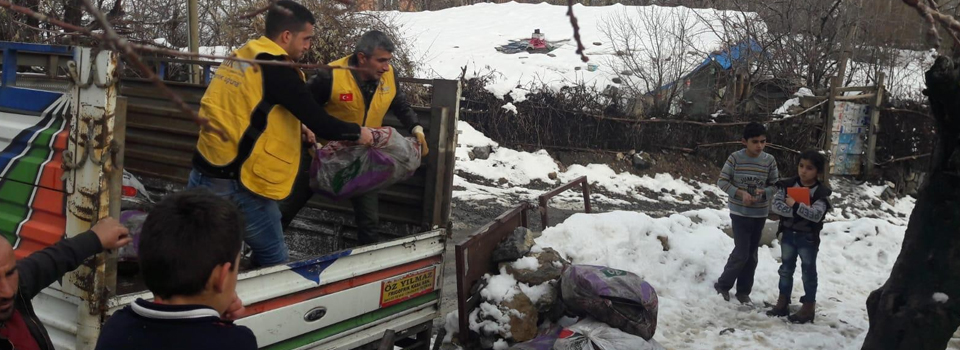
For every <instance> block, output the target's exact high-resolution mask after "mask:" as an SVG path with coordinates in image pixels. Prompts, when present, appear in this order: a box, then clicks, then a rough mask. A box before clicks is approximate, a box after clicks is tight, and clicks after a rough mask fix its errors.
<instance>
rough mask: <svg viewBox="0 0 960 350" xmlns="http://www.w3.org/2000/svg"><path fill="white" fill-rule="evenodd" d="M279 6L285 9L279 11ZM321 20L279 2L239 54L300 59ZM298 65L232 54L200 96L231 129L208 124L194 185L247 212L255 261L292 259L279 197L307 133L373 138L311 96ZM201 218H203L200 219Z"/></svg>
mask: <svg viewBox="0 0 960 350" xmlns="http://www.w3.org/2000/svg"><path fill="white" fill-rule="evenodd" d="M277 7H281V8H283V9H282V10H277ZM315 23H316V20H315V19H314V17H313V14H311V13H310V11H309V10H307V8H305V7H303V6H302V5H300V4H298V3H296V2H293V1H289V0H281V1H277V2H276V3H275V5H274V7H272V8H271V9H270V10H269V11H268V12H267V18H266V26H265V27H266V28H265V33H264V36H262V37H260V38H259V39H256V40H251V41H249V42H247V43H246V44H245V45H243V47H241V48H240V49H238V50H236V51H234V52H233V53H234V54H235V55H236V56H237V57H239V58H245V59H258V60H275V61H284V62H294V61H296V60H298V59H300V57H301V56H302V55H303V53H304V52H305V51H307V50H308V49H309V48H310V42H311V40H312V39H313V30H314V27H313V26H314V24H315ZM304 79H305V76H304V75H303V73H302V72H301V71H300V70H299V69H297V68H293V67H288V66H278V65H257V66H254V65H251V64H248V63H243V62H238V61H230V60H226V61H224V62H223V64H222V65H220V67H219V68H218V69H217V73H216V75H215V76H214V77H213V79H212V80H211V82H210V85H209V86H208V87H207V91H206V92H205V93H204V95H203V99H201V101H200V116H201V117H204V118H207V119H209V120H210V124H211V125H212V126H214V127H216V128H218V129H220V130H223V131H224V132H225V133H226V137H225V138H221V136H220V135H218V134H216V133H213V132H210V131H209V130H201V131H200V138H199V140H197V151H196V152H195V153H194V156H193V171H191V172H190V180H189V183H188V184H187V187H207V188H210V189H211V190H213V192H214V193H216V194H218V195H220V196H223V197H226V198H229V199H230V200H231V201H233V203H235V204H236V205H237V207H238V208H239V209H240V211H241V212H243V214H244V220H245V221H246V232H245V233H244V236H243V238H244V242H246V243H247V245H248V246H250V248H251V250H252V251H253V257H252V259H253V263H254V264H255V265H259V266H270V265H276V264H281V263H284V262H286V261H287V256H288V253H287V245H286V242H285V241H284V238H283V227H282V226H281V223H280V218H281V215H280V209H279V206H278V204H277V201H280V200H282V199H284V198H286V197H287V196H289V195H290V192H291V190H292V188H293V182H294V179H295V178H296V175H297V171H298V169H299V168H300V151H301V143H300V140H301V135H307V134H309V135H311V136H312V135H314V134H315V135H320V136H321V137H323V138H325V139H328V140H355V141H358V142H360V143H361V144H370V143H371V141H372V137H371V134H370V130H369V129H367V128H363V127H360V126H359V125H357V124H354V123H346V122H342V121H340V120H337V119H336V118H332V117H331V116H330V115H329V114H328V113H326V112H325V111H324V110H323V108H321V107H320V105H318V104H317V103H316V101H314V100H313V98H312V97H311V94H310V91H309V90H308V89H307V87H306V84H305V82H304ZM198 220H202V218H198Z"/></svg>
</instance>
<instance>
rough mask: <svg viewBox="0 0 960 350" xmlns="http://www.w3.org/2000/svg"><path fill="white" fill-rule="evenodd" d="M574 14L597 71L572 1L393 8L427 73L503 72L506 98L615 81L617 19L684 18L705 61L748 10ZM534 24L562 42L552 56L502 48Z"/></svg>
mask: <svg viewBox="0 0 960 350" xmlns="http://www.w3.org/2000/svg"><path fill="white" fill-rule="evenodd" d="M573 12H574V14H575V15H576V17H577V20H578V23H579V25H580V36H581V38H582V41H583V43H584V45H585V46H586V50H585V51H584V53H585V54H586V55H587V56H589V57H590V63H592V64H599V69H597V70H596V71H595V72H590V71H587V69H586V66H587V63H584V62H582V61H581V60H580V56H579V55H577V54H576V53H575V51H576V47H577V45H576V43H575V42H574V41H573V40H572V39H573V31H572V30H571V28H570V21H569V19H568V17H567V16H566V13H567V7H566V6H557V5H550V4H547V3H540V4H520V3H516V2H509V3H503V4H493V3H480V4H475V5H471V6H460V7H453V8H448V9H443V10H440V11H424V12H391V13H390V15H392V16H394V18H395V21H396V23H397V24H398V25H401V26H402V28H403V30H402V32H403V33H404V34H405V35H406V36H407V38H406V39H407V42H408V43H410V44H411V46H412V47H413V48H414V51H415V52H413V56H414V57H423V59H422V61H423V62H424V67H422V70H423V72H421V74H420V75H423V74H435V75H439V76H440V77H442V78H446V79H456V78H458V77H460V75H461V73H462V68H463V67H464V66H466V67H467V70H466V73H467V76H466V78H467V79H470V78H474V77H477V76H482V75H487V74H488V73H493V72H495V73H496V77H495V79H494V80H493V81H492V82H491V83H490V84H489V85H488V86H487V90H489V91H490V92H492V93H493V94H495V95H497V96H498V97H501V98H502V97H503V96H504V95H506V94H508V93H510V91H511V90H514V89H515V88H517V86H518V85H519V86H523V87H526V86H528V84H531V83H534V82H536V83H539V82H543V83H545V84H547V85H548V86H550V87H553V88H560V87H562V86H567V85H573V84H575V83H577V82H583V83H585V84H586V85H596V86H597V88H598V89H603V88H604V87H606V86H607V85H610V84H611V83H612V79H613V78H614V77H616V74H617V73H618V72H617V70H616V69H615V68H614V67H611V66H610V63H611V62H614V61H616V59H617V56H616V50H615V49H614V46H613V43H611V42H610V40H609V39H608V37H607V35H605V34H604V32H603V31H604V30H605V27H606V26H605V21H607V20H609V19H611V18H615V17H622V16H628V17H630V18H637V17H642V18H651V19H654V18H655V19H656V20H657V21H658V22H659V24H660V25H662V26H665V27H666V26H674V25H676V23H674V22H679V21H684V25H686V26H687V29H688V30H687V32H688V33H690V36H689V37H688V38H687V43H686V44H687V45H690V46H691V47H692V48H693V49H692V50H699V51H701V52H694V53H692V54H690V55H689V56H690V57H689V59H691V60H693V61H695V62H696V63H699V62H700V61H703V60H704V59H705V58H706V57H707V54H708V51H710V50H714V49H717V48H719V47H720V46H722V42H723V41H722V40H721V35H725V33H724V30H725V28H724V26H722V25H720V19H722V18H733V17H738V16H740V15H741V13H739V12H736V11H717V10H712V9H690V8H686V7H660V6H624V5H620V4H617V5H612V6H583V5H581V4H576V5H574V6H573ZM749 15H750V16H755V14H749ZM464 23H470V25H464ZM711 27H712V28H715V29H716V30H713V29H711ZM534 29H540V31H541V32H542V33H544V34H545V35H546V39H547V41H549V42H551V43H552V45H554V46H557V47H558V48H557V49H556V50H554V51H552V52H551V54H552V56H550V55H545V54H529V53H526V52H521V53H517V54H511V55H508V54H503V53H500V52H498V51H497V50H496V47H498V46H500V45H504V44H508V43H509V42H510V41H511V40H526V39H528V38H530V35H531V33H533V31H534ZM638 30H639V31H640V33H641V34H643V33H644V32H645V30H644V28H639V29H638ZM639 37H642V38H639ZM635 41H638V42H634V43H632V44H634V45H640V46H639V47H651V50H652V47H653V46H655V45H654V44H653V43H652V42H651V39H650V38H648V37H647V36H646V35H640V36H638V38H637V39H635ZM620 45H623V44H622V43H621V44H620ZM632 47H637V46H632ZM554 56H555V57H554ZM577 68H580V69H577ZM690 68H692V67H690ZM514 97H515V96H514ZM515 98H516V97H515Z"/></svg>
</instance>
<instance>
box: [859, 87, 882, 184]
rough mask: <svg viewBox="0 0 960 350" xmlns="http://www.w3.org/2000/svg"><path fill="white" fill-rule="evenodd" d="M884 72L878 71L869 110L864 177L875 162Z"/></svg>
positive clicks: (869, 173) (870, 171)
mask: <svg viewBox="0 0 960 350" xmlns="http://www.w3.org/2000/svg"><path fill="white" fill-rule="evenodd" d="M884 78H885V74H884V73H883V72H880V75H879V76H878V77H877V98H876V100H875V101H874V103H873V110H872V111H871V112H870V131H869V133H868V134H867V161H866V163H867V164H865V165H866V167H865V168H864V174H863V175H864V176H863V177H864V178H865V179H866V178H869V177H870V175H873V167H874V166H875V165H876V164H877V131H879V129H880V105H881V104H882V103H883V92H884V91H883V90H884V89H883V80H884Z"/></svg>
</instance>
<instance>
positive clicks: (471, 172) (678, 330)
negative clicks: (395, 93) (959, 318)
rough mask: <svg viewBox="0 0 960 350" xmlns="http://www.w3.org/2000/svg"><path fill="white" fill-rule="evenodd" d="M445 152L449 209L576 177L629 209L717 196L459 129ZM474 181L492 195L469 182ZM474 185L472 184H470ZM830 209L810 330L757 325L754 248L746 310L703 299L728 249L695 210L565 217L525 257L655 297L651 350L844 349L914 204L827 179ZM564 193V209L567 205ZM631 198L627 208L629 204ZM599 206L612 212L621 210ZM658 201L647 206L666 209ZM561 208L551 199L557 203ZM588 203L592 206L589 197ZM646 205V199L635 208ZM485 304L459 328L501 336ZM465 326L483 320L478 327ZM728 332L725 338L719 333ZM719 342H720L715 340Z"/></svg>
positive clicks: (761, 284)
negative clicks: (607, 270) (614, 273)
mask: <svg viewBox="0 0 960 350" xmlns="http://www.w3.org/2000/svg"><path fill="white" fill-rule="evenodd" d="M459 128H460V130H461V132H460V136H459V142H460V144H459V146H458V148H457V167H458V171H459V172H460V173H461V175H463V176H457V179H456V185H457V186H458V188H459V189H458V190H457V191H455V193H454V195H455V196H456V197H457V198H458V199H461V200H472V199H490V198H494V199H498V200H499V199H503V198H509V196H511V195H512V196H518V195H521V196H522V195H524V194H525V195H529V196H531V197H532V196H536V195H538V194H539V193H540V191H537V190H533V189H527V188H524V187H523V186H528V185H530V184H531V183H532V182H533V181H542V182H547V183H550V181H551V180H550V176H549V173H550V172H557V176H556V177H557V180H556V181H557V182H565V181H569V180H570V179H573V178H575V177H577V176H581V175H586V176H589V178H590V180H591V183H592V184H593V187H594V188H595V189H600V190H601V191H596V192H594V194H595V195H596V193H597V192H605V193H608V194H610V195H618V196H622V198H627V199H631V198H632V199H631V200H645V198H644V197H643V196H641V195H640V194H639V193H637V192H636V191H634V190H633V189H635V188H637V187H643V188H647V189H651V190H654V191H658V192H659V191H660V189H661V188H666V189H668V190H672V191H674V192H675V193H677V194H688V195H693V196H702V195H703V194H704V193H705V191H713V192H714V193H716V194H718V195H720V196H721V197H722V196H724V195H723V194H722V193H721V192H720V191H719V189H717V188H716V186H714V185H712V184H703V183H701V184H700V185H699V189H698V188H697V187H694V186H692V185H690V182H689V181H681V180H679V179H676V178H674V177H672V176H670V175H668V174H657V175H656V176H653V177H650V176H636V175H632V174H629V173H620V174H616V173H615V172H614V171H613V170H612V169H610V168H609V167H607V166H605V165H598V164H591V165H586V166H579V165H574V166H570V167H569V168H567V169H566V171H560V169H559V166H558V165H557V163H556V162H554V160H553V159H551V158H550V156H549V155H548V154H546V152H544V151H539V152H535V153H527V152H520V151H516V150H511V149H508V148H504V147H500V146H499V145H498V144H497V143H496V142H494V141H492V140H490V139H489V138H487V137H486V136H484V135H483V134H482V133H480V132H478V131H477V130H475V129H473V128H472V127H470V125H469V124H467V123H465V122H460V125H459ZM482 146H490V147H491V148H492V150H493V151H492V153H491V155H490V158H489V159H486V160H481V159H475V160H470V159H469V155H468V153H469V152H470V151H471V150H472V149H473V148H474V147H482ZM467 177H470V178H471V179H475V178H480V179H481V180H486V181H487V182H493V183H496V182H497V181H498V180H499V179H504V180H503V181H506V183H504V184H502V185H485V184H478V183H473V182H471V181H472V180H468V179H467ZM481 182H482V181H481ZM831 183H832V185H833V188H834V194H833V196H832V197H831V202H832V204H833V207H834V208H833V210H832V211H831V212H829V213H828V214H827V219H826V221H827V223H826V225H825V226H824V229H823V232H822V243H821V245H820V253H819V257H818V263H817V265H818V270H819V277H820V278H819V288H818V297H817V300H818V306H817V320H816V323H815V324H806V325H794V324H789V323H787V322H785V321H784V320H783V319H780V318H771V317H767V316H766V315H765V314H764V312H765V311H766V310H767V308H766V307H765V306H764V303H774V302H775V301H776V297H777V294H778V288H777V284H778V281H779V275H778V273H777V269H778V268H779V266H780V265H779V261H778V259H779V258H780V246H779V242H778V241H774V242H773V243H772V246H764V247H761V248H760V251H759V259H760V263H759V266H758V268H757V273H756V283H755V285H754V290H753V293H752V294H751V296H752V298H753V300H754V305H751V306H742V305H740V304H739V303H737V302H735V301H734V302H723V301H722V299H721V298H720V297H719V296H718V295H717V294H716V292H715V291H714V290H713V283H714V282H715V281H716V279H717V278H718V277H719V275H720V273H721V272H722V269H723V266H724V264H725V262H726V259H727V256H728V255H729V253H730V251H731V250H732V249H733V240H732V239H731V238H730V237H729V236H727V235H726V234H725V233H724V231H723V230H724V229H725V228H728V227H729V226H730V222H731V221H730V217H729V211H727V210H726V209H721V208H705V209H698V210H692V211H686V212H682V213H675V214H672V215H668V216H665V217H651V216H649V215H647V214H644V213H639V212H629V211H614V212H608V213H601V214H574V215H573V216H571V217H570V218H568V219H567V220H566V221H564V222H563V223H561V224H559V225H557V226H554V227H550V228H547V229H546V230H544V231H543V232H542V236H540V237H539V238H538V239H537V240H536V245H535V246H534V248H533V251H542V249H543V248H545V247H551V248H553V249H555V250H557V251H558V252H560V253H561V255H563V256H564V257H565V258H566V259H568V260H569V261H571V262H572V263H576V264H594V265H603V266H609V267H613V268H617V269H622V270H626V271H631V272H633V273H636V274H638V275H640V276H641V277H643V278H644V279H645V280H646V281H648V282H649V283H651V284H652V285H653V286H654V288H656V290H657V292H658V295H659V298H660V309H659V317H658V320H659V321H658V325H659V326H658V330H657V335H656V337H655V339H656V340H657V341H658V342H660V343H661V344H663V345H664V346H665V347H666V348H668V349H729V348H771V349H773V348H777V349H799V348H803V349H854V348H859V347H860V345H861V344H862V342H863V339H864V337H865V335H866V330H867V328H868V319H867V314H866V309H865V305H866V298H867V296H868V295H869V293H870V292H871V291H873V290H874V289H876V288H878V287H880V286H881V285H882V284H883V282H884V281H885V280H886V278H887V276H888V275H889V272H890V270H891V269H892V267H893V263H894V262H895V261H896V258H897V255H898V254H899V251H900V245H901V242H902V241H903V235H904V232H905V230H906V225H907V223H908V221H909V216H910V213H911V212H912V210H913V207H914V205H915V199H914V198H912V197H902V198H896V197H895V196H894V195H893V194H891V193H890V191H891V190H890V189H889V188H890V187H891V185H889V184H888V185H871V184H866V183H857V182H855V181H852V180H848V179H844V178H842V177H835V178H833V179H832V180H831ZM577 196H578V194H576V193H573V194H572V195H571V196H570V197H569V200H570V201H576V200H578V198H577ZM631 196H632V197H631ZM619 198H620V197H618V199H613V198H605V197H602V198H601V200H608V201H610V202H609V203H611V204H614V206H616V205H615V202H616V201H620V202H627V201H626V200H624V199H619ZM670 198H673V197H669V198H664V197H661V198H660V199H659V200H666V201H669V200H671V199H670ZM562 200H563V199H562V198H561V201H562ZM594 200H597V199H596V197H595V199H594ZM646 200H652V199H649V198H646ZM536 265H537V262H536V261H535V259H532V258H531V259H520V260H518V261H516V262H514V263H513V267H514V268H516V269H523V268H526V269H529V268H536ZM488 283H489V285H488V286H487V287H486V288H485V289H484V290H482V291H481V294H482V295H483V296H484V298H486V299H488V300H492V301H493V303H494V304H499V303H501V302H503V301H504V300H509V299H510V298H512V297H513V296H515V295H517V294H518V293H524V294H526V295H527V296H529V297H530V298H531V299H532V300H537V299H539V298H540V297H541V295H542V293H543V289H544V288H548V286H547V285H546V284H544V285H540V286H527V285H525V284H523V283H518V282H517V281H516V279H514V278H513V277H512V276H510V275H508V274H507V273H506V271H503V270H501V271H500V275H496V276H489V277H488ZM803 294H804V293H803V283H802V282H801V280H800V271H799V265H798V269H797V271H796V272H795V276H794V288H793V305H794V307H795V308H796V307H798V306H799V301H798V300H799V297H800V296H802V295H803ZM931 298H932V300H934V301H936V302H947V301H948V300H949V296H947V295H945V294H943V293H934V294H932V295H931ZM494 304H490V303H483V304H481V308H480V309H478V310H476V311H474V312H475V313H476V315H472V316H473V317H471V320H473V323H472V324H471V328H473V329H481V328H483V329H486V330H503V331H505V332H509V325H508V321H509V313H511V312H515V310H504V309H502V308H498V307H497V306H496V305H494ZM477 316H486V320H484V321H481V322H478V320H483V319H484V318H481V317H477ZM451 317H456V314H455V313H453V314H450V315H448V316H447V325H446V326H447V328H448V329H449V330H450V331H453V330H455V329H456V323H455V322H453V321H451V320H455V318H453V319H452V318H451ZM729 329H733V331H732V332H731V331H729ZM721 331H724V332H723V333H724V334H722V335H721V334H720V333H721Z"/></svg>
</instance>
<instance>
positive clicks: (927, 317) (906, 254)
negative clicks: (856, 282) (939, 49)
mask: <svg viewBox="0 0 960 350" xmlns="http://www.w3.org/2000/svg"><path fill="white" fill-rule="evenodd" d="M926 84H927V89H926V90H924V94H925V95H927V96H928V97H929V99H930V107H931V110H932V112H933V115H934V117H935V118H936V120H937V128H936V133H937V135H936V137H938V142H937V146H936V149H935V150H934V155H933V157H934V158H933V161H932V162H931V164H932V165H931V166H932V169H931V173H930V177H929V179H928V180H927V181H926V182H925V185H924V188H923V189H921V190H920V193H919V196H918V198H917V204H916V207H915V208H914V209H913V214H912V216H911V217H910V223H909V225H908V226H907V231H906V235H905V237H904V239H903V246H902V247H901V250H900V256H899V257H898V258H897V262H896V263H895V264H894V266H893V271H891V272H890V277H889V279H887V282H886V283H884V285H883V286H882V287H881V288H880V289H877V290H875V291H873V293H870V297H869V298H867V314H868V316H869V318H870V330H869V331H868V333H867V337H866V340H865V341H864V343H863V349H871V350H872V349H944V348H946V347H947V343H948V342H949V341H950V337H951V336H952V335H953V333H954V332H955V331H956V330H957V327H958V326H960V174H958V170H960V166H958V165H960V164H958V163H960V162H958V159H960V152H956V150H957V145H958V135H960V65H958V64H956V63H954V62H953V61H952V60H950V59H948V58H945V57H940V58H938V59H937V61H936V63H935V64H934V65H933V67H932V68H930V70H929V71H927V73H926Z"/></svg>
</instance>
